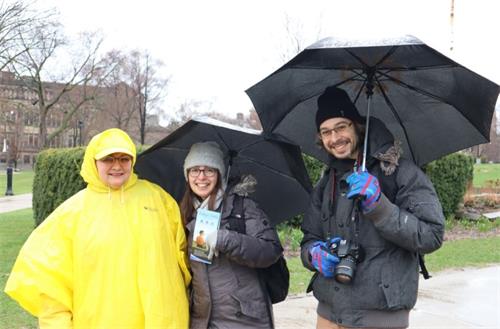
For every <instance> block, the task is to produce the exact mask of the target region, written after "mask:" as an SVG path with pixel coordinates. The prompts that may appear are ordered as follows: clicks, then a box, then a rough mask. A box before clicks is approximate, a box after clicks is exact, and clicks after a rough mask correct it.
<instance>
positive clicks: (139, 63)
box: [130, 50, 169, 145]
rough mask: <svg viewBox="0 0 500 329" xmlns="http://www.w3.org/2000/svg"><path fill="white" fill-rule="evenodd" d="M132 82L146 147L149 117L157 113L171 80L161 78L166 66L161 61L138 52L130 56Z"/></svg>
mask: <svg viewBox="0 0 500 329" xmlns="http://www.w3.org/2000/svg"><path fill="white" fill-rule="evenodd" d="M130 58H131V62H130V64H131V65H130V82H131V87H132V89H133V90H134V91H135V92H136V108H137V110H138V114H139V130H140V142H141V144H142V145H144V141H145V139H146V132H147V130H146V128H147V118H148V116H149V115H150V114H151V113H153V112H155V110H156V106H157V105H158V103H159V102H160V101H161V100H162V99H163V97H164V95H165V93H166V86H167V84H168V81H169V78H165V77H161V76H160V73H159V71H160V69H161V68H162V67H163V66H164V64H163V62H161V61H160V60H155V59H153V58H152V57H151V55H150V54H149V53H148V52H141V51H138V50H135V51H133V52H132V53H131V54H130Z"/></svg>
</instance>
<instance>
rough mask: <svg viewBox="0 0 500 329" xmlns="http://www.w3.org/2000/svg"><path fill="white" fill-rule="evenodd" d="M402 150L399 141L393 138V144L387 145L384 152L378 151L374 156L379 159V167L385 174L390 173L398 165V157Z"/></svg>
mask: <svg viewBox="0 0 500 329" xmlns="http://www.w3.org/2000/svg"><path fill="white" fill-rule="evenodd" d="M402 153H403V150H402V149H401V141H399V140H395V141H394V145H392V146H391V147H389V148H388V149H387V151H385V153H379V154H377V155H376V156H375V158H377V159H378V160H380V168H381V169H382V171H383V172H384V174H385V175H386V176H389V175H392V174H393V173H394V171H395V170H396V167H397V166H398V165H399V158H400V157H401V154H402Z"/></svg>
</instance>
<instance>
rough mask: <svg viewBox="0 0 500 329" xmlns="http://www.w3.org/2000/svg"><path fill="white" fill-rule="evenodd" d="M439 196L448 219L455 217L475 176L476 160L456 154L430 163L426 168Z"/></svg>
mask: <svg viewBox="0 0 500 329" xmlns="http://www.w3.org/2000/svg"><path fill="white" fill-rule="evenodd" d="M424 170H425V172H426V174H427V175H428V176H429V178H430V179H431V181H432V183H433V184H434V187H435V189H436V192H437V194H438V197H439V200H440V201H441V205H442V206H443V213H444V215H445V216H446V217H449V216H451V215H454V214H455V212H456V211H457V210H458V207H459V204H460V203H461V202H462V201H463V197H464V195H465V192H466V190H467V186H468V184H470V183H471V182H472V177H473V175H474V160H473V159H472V157H471V156H468V155H466V154H463V153H454V154H450V155H448V156H445V157H443V158H441V159H439V160H436V161H433V162H431V163H429V164H428V165H427V166H426V167H425V168H424Z"/></svg>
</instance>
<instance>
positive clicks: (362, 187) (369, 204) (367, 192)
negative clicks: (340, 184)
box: [347, 171, 380, 212]
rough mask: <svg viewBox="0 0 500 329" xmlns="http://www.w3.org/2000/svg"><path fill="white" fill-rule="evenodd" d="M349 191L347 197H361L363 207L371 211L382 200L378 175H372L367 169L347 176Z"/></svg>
mask: <svg viewBox="0 0 500 329" xmlns="http://www.w3.org/2000/svg"><path fill="white" fill-rule="evenodd" d="M347 184H349V192H348V193H347V198H349V199H352V198H357V197H360V198H361V209H362V210H363V212H369V211H371V210H373V209H375V207H376V206H377V204H378V201H379V200H380V185H379V183H378V179H377V177H375V176H373V175H370V174H369V173H368V172H367V171H357V172H354V173H352V174H350V175H349V177H347Z"/></svg>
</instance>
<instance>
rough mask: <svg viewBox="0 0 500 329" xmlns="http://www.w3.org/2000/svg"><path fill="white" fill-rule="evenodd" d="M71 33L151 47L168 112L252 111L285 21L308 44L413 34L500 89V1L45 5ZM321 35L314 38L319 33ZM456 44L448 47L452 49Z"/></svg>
mask: <svg viewBox="0 0 500 329" xmlns="http://www.w3.org/2000/svg"><path fill="white" fill-rule="evenodd" d="M41 3H42V4H43V5H44V6H55V7H56V8H57V9H58V10H59V12H60V14H61V17H62V20H63V24H64V25H65V27H66V31H67V32H68V33H70V34H71V33H76V32H78V31H83V30H101V31H102V32H103V33H104V36H105V38H106V43H105V45H104V47H105V49H111V48H118V49H123V50H130V49H134V48H141V49H147V50H149V51H150V53H151V55H152V56H153V57H155V58H158V59H161V60H162V61H163V62H164V63H165V71H166V73H168V74H169V75H170V76H171V83H170V85H169V88H168V94H167V101H166V105H165V107H166V110H167V111H174V110H175V109H177V108H178V106H179V104H181V103H182V102H184V101H206V102H207V103H208V102H212V103H213V107H212V109H213V110H216V111H221V112H224V113H226V114H231V115H233V114H235V113H236V112H246V111H247V110H248V109H249V108H251V107H252V104H251V102H250V100H249V99H248V97H247V96H246V94H245V93H244V90H245V89H247V88H249V87H250V86H252V85H253V84H255V83H257V82H258V81H259V80H261V79H263V78H264V77H266V76H267V75H269V74H270V73H272V72H273V71H274V70H276V69H277V68H278V67H279V66H281V65H282V64H283V63H284V62H283V59H282V57H283V54H284V53H285V50H284V48H285V41H286V35H287V33H286V30H285V27H286V24H285V17H286V16H288V17H289V18H290V20H291V22H292V23H291V24H290V25H289V26H290V27H291V28H292V29H293V30H295V31H297V30H299V31H300V32H299V34H300V35H301V37H302V38H304V41H305V42H306V45H308V44H310V43H312V42H314V41H316V40H317V39H318V38H321V37H326V36H330V35H333V36H341V37H350V36H377V35H384V36H385V35H390V36H394V35H403V34H412V35H414V36H416V37H418V38H419V39H421V40H422V41H424V42H426V43H427V44H429V45H430V46H432V47H433V48H435V49H436V50H438V51H440V52H441V53H443V54H445V55H447V56H450V57H452V58H453V59H454V60H456V61H457V62H459V63H460V64H462V65H464V66H466V67H468V68H469V69H472V70H474V71H476V72H477V73H479V74H481V75H483V76H485V77H487V78H489V79H490V80H493V81H495V82H496V83H498V84H500V64H499V63H498V62H499V58H500V42H499V41H498V35H499V33H500V26H499V23H498V22H499V21H500V10H499V9H500V1H498V0H454V3H455V16H454V22H453V26H452V24H451V23H450V7H451V3H452V0H419V1H414V0H377V1H373V0H366V1H365V0H349V1H348V0H325V1H323V0H308V1H295V0H252V1H238V0H211V1H206V0H182V1H181V0H178V1H168V0H162V1H159V0H141V1H139V0H86V1H68V0H43V1H41ZM318 31H320V32H319V33H318ZM452 41H453V47H454V48H453V50H452V51H450V46H451V44H452Z"/></svg>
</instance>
